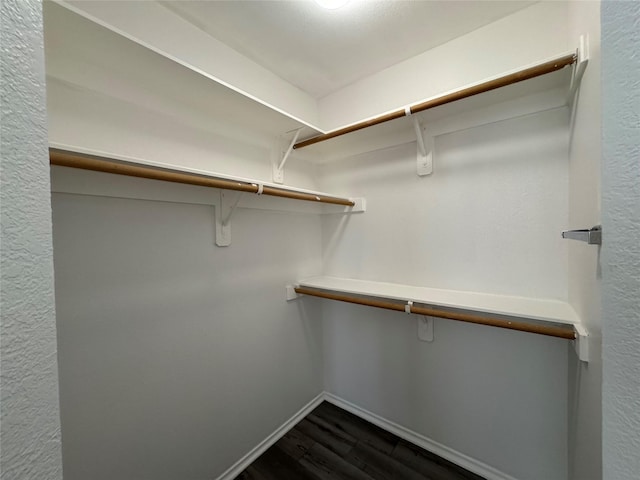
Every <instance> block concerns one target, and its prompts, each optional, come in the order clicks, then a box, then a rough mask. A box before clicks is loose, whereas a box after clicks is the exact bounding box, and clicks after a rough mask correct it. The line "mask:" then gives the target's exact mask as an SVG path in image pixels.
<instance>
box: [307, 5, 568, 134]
mask: <svg viewBox="0 0 640 480" xmlns="http://www.w3.org/2000/svg"><path fill="white" fill-rule="evenodd" d="M428 21H429V20H428V19H425V22H426V23H425V28H428ZM566 26H567V5H566V3H564V2H540V3H536V4H534V5H532V6H531V7H529V8H525V9H524V10H521V11H519V12H517V13H515V14H513V15H509V16H508V17H505V18H502V19H500V20H498V21H496V22H493V23H491V24H489V25H487V26H485V27H482V28H479V29H477V30H475V31H473V32H471V33H469V34H467V35H463V36H462V37H459V38H457V39H455V40H452V41H450V42H447V43H445V44H443V45H440V46H438V47H435V48H433V49H431V50H428V51H427V52H425V53H422V54H420V55H417V56H415V57H413V58H410V59H409V60H406V61H404V62H400V63H398V64H397V65H394V66H392V67H389V68H387V69H385V70H383V71H381V72H378V73H376V74H374V75H371V76H369V77H366V78H364V79H362V80H360V81H357V82H354V83H352V84H351V85H349V86H347V87H345V88H343V89H341V90H339V91H337V92H334V93H332V94H330V95H327V96H326V97H324V98H321V99H320V100H319V101H318V106H319V111H320V124H321V126H322V128H325V129H333V128H337V127H341V126H343V125H346V124H350V123H354V122H357V121H360V120H362V119H363V118H367V117H371V116H374V115H379V114H381V113H383V112H386V111H389V110H394V109H398V108H402V107H404V106H405V105H410V104H414V103H417V102H420V101H422V100H424V99H426V98H430V97H432V96H434V95H437V94H442V93H444V92H447V91H449V90H453V89H456V88H461V87H464V86H466V85H469V84H471V83H475V82H480V81H482V80H485V79H486V78H488V77H492V76H495V75H502V74H504V72H506V71H508V70H513V69H518V68H522V66H523V65H528V64H530V63H535V62H540V61H543V60H545V59H548V58H551V57H553V56H555V55H558V54H563V53H566V52H567V50H571V49H574V48H575V47H576V46H577V38H572V39H569V41H567V40H568V39H567V35H566Z"/></svg>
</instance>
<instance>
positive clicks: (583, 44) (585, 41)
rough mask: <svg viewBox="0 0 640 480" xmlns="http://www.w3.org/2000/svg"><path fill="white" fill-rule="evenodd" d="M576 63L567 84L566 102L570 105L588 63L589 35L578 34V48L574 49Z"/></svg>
mask: <svg viewBox="0 0 640 480" xmlns="http://www.w3.org/2000/svg"><path fill="white" fill-rule="evenodd" d="M576 57H577V58H576V63H575V66H574V67H573V74H572V75H571V84H570V85H569V93H568V94H567V104H569V105H571V104H572V103H573V101H574V99H575V96H576V92H577V91H578V87H579V86H580V83H581V82H582V77H583V76H584V71H585V70H586V68H587V65H588V64H589V36H588V35H580V40H579V42H578V49H577V50H576Z"/></svg>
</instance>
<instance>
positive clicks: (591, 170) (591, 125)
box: [567, 1, 602, 480]
mask: <svg viewBox="0 0 640 480" xmlns="http://www.w3.org/2000/svg"><path fill="white" fill-rule="evenodd" d="M567 32H568V34H569V37H570V38H569V40H571V39H576V38H578V37H579V36H580V35H588V37H589V56H590V58H589V65H588V67H587V70H586V71H585V75H584V77H583V79H582V83H581V85H580V91H579V95H578V97H577V99H576V104H575V109H574V119H573V125H572V135H571V144H570V147H569V224H568V228H591V227H592V226H594V225H599V224H600V223H601V219H600V159H601V152H602V146H601V140H600V137H601V135H600V128H601V120H600V119H601V99H600V97H601V92H600V73H601V71H600V2H597V1H588V2H570V3H569V28H568V30H567ZM567 248H568V250H569V302H570V303H571V305H572V306H573V308H574V309H575V311H576V313H577V314H578V316H579V317H580V318H581V319H582V321H583V322H584V324H585V326H586V328H587V329H588V331H589V349H590V351H589V363H583V362H579V361H578V360H577V359H576V356H575V354H574V352H573V351H572V350H570V351H569V354H568V355H569V387H570V400H569V409H570V410H569V432H570V433H569V449H570V453H569V456H570V460H569V469H570V478H572V479H575V480H598V479H601V478H602V431H601V430H602V428H601V420H602V386H601V384H602V360H601V352H602V348H601V342H602V336H601V331H602V325H601V322H602V320H601V319H602V307H601V302H600V295H601V294H600V281H601V280H600V277H601V274H600V270H601V265H600V248H598V247H596V246H593V245H587V244H585V243H582V242H575V241H568V242H567Z"/></svg>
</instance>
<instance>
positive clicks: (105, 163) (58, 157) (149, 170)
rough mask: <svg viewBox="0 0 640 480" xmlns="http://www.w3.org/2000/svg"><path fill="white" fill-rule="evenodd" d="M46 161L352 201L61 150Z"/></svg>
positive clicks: (190, 182)
mask: <svg viewBox="0 0 640 480" xmlns="http://www.w3.org/2000/svg"><path fill="white" fill-rule="evenodd" d="M49 162H50V163H51V165H58V166H61V167H71V168H80V169H83V170H93V171H96V172H105V173H114V174H117V175H127V176H130V177H139V178H148V179H151V180H162V181H165V182H174V183H185V184H188V185H199V186H202V187H213V188H222V189H225V190H236V191H239V192H249V193H261V194H262V195H271V196H274V197H284V198H291V199H294V200H306V201H310V202H320V203H331V204H334V205H345V206H349V207H353V206H354V205H355V202H353V201H352V200H349V199H348V198H338V197H330V196H327V195H321V194H314V193H306V192H298V191H296V190H287V189H286V188H284V187H283V188H276V187H270V186H267V185H264V186H263V187H262V191H261V192H260V185H259V184H257V183H248V182H238V181H234V180H228V179H223V178H215V177H207V176H204V175H196V174H193V173H183V172H177V171H175V170H164V169H160V168H155V167H148V166H142V165H131V164H128V163H122V162H120V161H116V160H112V159H109V158H104V157H95V156H92V155H84V154H80V153H75V152H67V151H64V150H56V149H49Z"/></svg>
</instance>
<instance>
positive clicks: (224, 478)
mask: <svg viewBox="0 0 640 480" xmlns="http://www.w3.org/2000/svg"><path fill="white" fill-rule="evenodd" d="M324 396H325V394H324V392H322V393H321V394H319V395H318V396H317V397H316V398H314V399H313V400H311V401H310V402H309V403H307V404H306V405H305V406H304V407H302V408H301V409H300V410H299V411H298V413H296V414H295V415H293V417H291V418H290V419H289V420H287V421H286V422H284V423H283V424H282V425H280V426H279V427H278V428H277V429H276V430H275V431H274V432H273V433H272V434H271V435H269V436H268V437H267V438H265V439H264V440H263V441H262V442H260V443H259V444H258V445H256V447H255V448H253V450H251V451H250V452H249V453H247V454H246V455H245V456H244V457H242V458H241V459H240V460H238V461H237V462H236V463H234V464H233V465H231V467H229V468H228V469H227V470H225V472H224V473H222V475H220V476H219V477H217V478H216V480H233V479H234V478H236V477H237V476H238V475H240V472H242V471H243V470H244V469H245V468H247V467H248V466H249V465H251V464H252V463H253V462H254V461H255V460H256V459H257V458H258V457H259V456H260V455H262V454H263V453H264V452H266V451H267V449H268V448H269V447H270V446H271V445H273V444H274V443H276V442H277V441H278V440H280V439H281V438H282V437H283V436H284V435H285V433H287V432H288V431H289V430H291V429H292V428H293V427H294V426H295V425H296V424H297V423H298V422H299V421H300V420H302V419H303V418H304V417H306V416H307V415H309V414H310V413H311V412H312V411H313V409H315V408H316V407H317V406H318V405H320V404H321V403H322V402H323V401H324V399H325V398H324Z"/></svg>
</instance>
